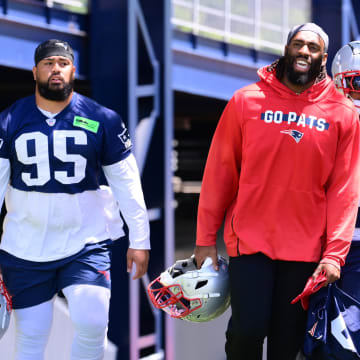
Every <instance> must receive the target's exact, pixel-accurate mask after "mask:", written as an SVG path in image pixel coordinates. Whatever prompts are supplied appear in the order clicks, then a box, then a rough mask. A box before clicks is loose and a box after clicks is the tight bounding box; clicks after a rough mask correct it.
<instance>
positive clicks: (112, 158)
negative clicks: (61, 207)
mask: <svg viewBox="0 0 360 360" xmlns="http://www.w3.org/2000/svg"><path fill="white" fill-rule="evenodd" d="M130 149H131V141H130V138H129V134H128V131H127V129H126V128H125V126H124V124H123V122H122V121H121V118H120V117H119V115H118V114H116V113H115V112H114V111H112V110H110V109H107V108H105V107H103V106H100V105H99V104H98V103H96V102H95V101H93V100H91V99H89V98H87V97H85V96H82V95H80V94H77V93H74V95H73V97H72V100H71V102H70V104H69V105H68V106H67V107H66V108H65V109H64V110H63V111H61V112H60V113H59V114H57V115H56V116H55V118H54V119H47V117H46V116H45V115H44V114H43V113H42V112H41V111H39V109H38V108H37V106H36V103H35V96H29V97H26V98H24V99H20V100H19V101H17V102H16V103H14V104H13V105H12V106H11V107H10V108H8V109H6V110H5V111H3V112H2V113H1V114H0V158H5V159H9V160H10V164H11V178H10V184H11V186H12V187H13V188H15V189H17V190H23V191H37V192H42V193H68V194H76V193H80V192H83V191H86V190H95V189H98V188H99V175H100V174H101V171H102V170H101V167H102V166H106V165H111V164H114V163H116V162H118V161H120V160H122V159H124V158H125V157H127V156H128V154H129V153H130V151H131V150H130Z"/></svg>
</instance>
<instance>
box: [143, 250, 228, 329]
mask: <svg viewBox="0 0 360 360" xmlns="http://www.w3.org/2000/svg"><path fill="white" fill-rule="evenodd" d="M194 260H195V257H194V255H193V256H192V257H190V258H189V259H185V260H179V261H176V262H175V264H174V265H172V266H170V267H169V268H168V269H167V270H166V271H164V272H163V273H161V275H160V276H159V277H157V278H156V279H155V280H154V281H152V282H151V283H150V284H149V286H148V294H149V296H150V300H151V302H152V303H153V304H154V306H155V307H156V308H158V309H162V310H164V311H165V312H167V313H168V314H169V315H170V316H172V317H174V318H177V319H183V320H187V321H191V322H205V321H210V320H213V319H215V318H216V317H218V316H220V315H221V314H222V313H223V312H224V311H225V310H226V309H227V308H228V307H229V305H230V291H229V274H228V264H227V261H226V260H225V259H224V258H223V257H221V256H218V263H219V270H218V271H216V270H214V268H213V265H212V260H211V258H209V257H208V258H206V260H205V261H204V263H203V265H202V266H201V268H200V269H197V268H196V264H195V261H194Z"/></svg>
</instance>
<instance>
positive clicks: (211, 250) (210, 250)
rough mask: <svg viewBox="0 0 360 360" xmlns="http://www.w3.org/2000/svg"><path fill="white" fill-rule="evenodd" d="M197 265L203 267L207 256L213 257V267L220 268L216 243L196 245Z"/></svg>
mask: <svg viewBox="0 0 360 360" xmlns="http://www.w3.org/2000/svg"><path fill="white" fill-rule="evenodd" d="M194 255H195V261H196V267H197V268H198V269H200V268H201V265H202V264H203V263H204V261H205V259H206V258H207V257H210V258H211V259H212V263H213V267H214V269H215V270H216V271H217V270H219V264H218V258H217V248H216V245H212V246H196V247H195V250H194Z"/></svg>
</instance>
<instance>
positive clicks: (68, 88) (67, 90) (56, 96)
mask: <svg viewBox="0 0 360 360" xmlns="http://www.w3.org/2000/svg"><path fill="white" fill-rule="evenodd" d="M49 81H50V80H48V81H46V82H41V81H39V80H37V81H36V84H37V87H38V90H39V93H40V95H41V96H42V97H44V98H45V99H48V100H52V101H64V100H66V99H67V98H68V97H69V96H70V95H71V93H72V91H73V89H74V79H71V80H70V81H69V82H64V83H63V84H64V86H63V87H61V88H57V89H56V88H55V89H51V87H50V83H49Z"/></svg>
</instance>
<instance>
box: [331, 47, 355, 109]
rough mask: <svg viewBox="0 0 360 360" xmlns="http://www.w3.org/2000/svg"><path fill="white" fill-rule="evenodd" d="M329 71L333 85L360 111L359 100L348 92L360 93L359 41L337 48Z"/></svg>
mask: <svg viewBox="0 0 360 360" xmlns="http://www.w3.org/2000/svg"><path fill="white" fill-rule="evenodd" d="M331 73H332V76H333V79H334V83H335V87H336V88H337V89H338V90H339V91H340V92H341V93H342V94H344V95H345V96H346V97H348V98H350V99H351V100H352V101H353V102H354V104H355V106H356V108H357V109H358V112H360V100H355V99H353V98H352V97H351V95H350V92H357V93H360V41H351V42H349V43H348V44H346V45H345V46H343V47H342V48H341V49H339V50H338V52H337V53H336V54H335V56H334V60H333V62H332V65H331Z"/></svg>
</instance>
